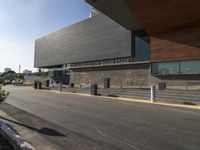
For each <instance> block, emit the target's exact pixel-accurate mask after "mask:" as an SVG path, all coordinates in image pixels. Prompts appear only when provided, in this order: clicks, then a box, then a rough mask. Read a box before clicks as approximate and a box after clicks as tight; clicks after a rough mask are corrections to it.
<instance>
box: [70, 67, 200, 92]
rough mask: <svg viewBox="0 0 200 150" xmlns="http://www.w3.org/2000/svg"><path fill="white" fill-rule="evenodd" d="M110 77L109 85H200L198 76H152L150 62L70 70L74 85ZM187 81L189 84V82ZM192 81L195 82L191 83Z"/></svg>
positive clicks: (176, 86) (86, 84)
mask: <svg viewBox="0 0 200 150" xmlns="http://www.w3.org/2000/svg"><path fill="white" fill-rule="evenodd" d="M104 78H110V84H111V87H140V86H142V87H150V86H151V85H156V86H157V85H158V83H159V82H166V83H167V88H169V89H170V88H174V89H185V88H186V85H187V83H188V82H190V83H191V82H192V85H189V86H192V87H195V86H200V84H199V85H198V83H200V76H199V75H198V76H189V75H185V76H183V75H182V76H181V75H178V76H154V75H151V69H150V64H137V65H136V64H134V65H121V66H112V67H98V68H87V69H73V70H71V76H70V82H71V83H74V84H75V86H78V87H79V86H80V85H82V86H84V85H85V86H89V85H90V84H92V83H96V82H99V81H102V82H99V85H100V86H101V85H103V79H104ZM190 83H189V84H190ZM193 83H196V84H194V85H193Z"/></svg>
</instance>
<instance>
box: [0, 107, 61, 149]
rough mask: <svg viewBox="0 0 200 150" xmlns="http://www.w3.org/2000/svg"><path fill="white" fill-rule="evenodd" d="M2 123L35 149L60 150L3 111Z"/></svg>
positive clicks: (0, 116)
mask: <svg viewBox="0 0 200 150" xmlns="http://www.w3.org/2000/svg"><path fill="white" fill-rule="evenodd" d="M0 121H1V122H3V123H5V124H7V125H9V126H10V127H12V129H13V130H15V131H16V132H17V133H18V134H19V135H20V136H21V137H22V138H23V139H24V140H26V141H27V142H29V143H30V144H32V145H33V146H34V148H35V149H38V150H39V149H41V150H54V149H59V148H60V147H58V146H57V145H56V144H53V143H52V142H51V141H49V140H48V139H46V138H44V137H42V136H41V135H40V134H38V133H37V132H33V131H32V130H31V129H28V128H27V127H25V126H24V125H23V124H22V123H21V122H20V121H18V120H16V119H15V118H13V117H12V116H10V115H8V114H7V113H6V112H5V111H3V110H2V109H0ZM60 149H61V148H60Z"/></svg>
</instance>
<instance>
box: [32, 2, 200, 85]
mask: <svg viewBox="0 0 200 150" xmlns="http://www.w3.org/2000/svg"><path fill="white" fill-rule="evenodd" d="M86 1H87V2H88V3H89V4H91V5H92V6H93V7H95V8H96V9H98V10H99V11H101V12H102V13H103V14H102V13H99V14H98V13H96V12H97V11H95V13H93V14H95V15H94V16H92V17H91V18H88V19H86V20H84V21H81V22H79V23H77V24H74V25H72V26H69V27H66V28H63V29H61V30H58V31H56V32H54V33H51V34H49V35H47V36H44V37H42V38H40V39H38V40H36V43H35V67H38V68H48V69H49V70H50V72H51V76H52V77H53V78H54V79H57V80H60V81H61V80H62V81H63V82H65V83H69V82H71V83H74V84H75V85H80V84H86V85H89V84H91V83H96V82H99V81H101V80H103V79H104V78H110V81H111V86H123V87H124V86H141V85H142V86H150V85H151V84H156V85H157V84H158V82H161V81H162V82H163V81H164V82H166V83H167V85H168V86H173V85H176V86H177V85H178V86H183V85H186V84H187V82H191V81H195V82H196V81H199V79H200V67H199V66H200V28H199V26H200V2H199V0H191V1H188V0H174V1H169V2H168V1H167V2H164V3H163V1H162V0H158V2H157V3H155V1H151V0H150V1H148V2H147V1H140V0H109V1H108V0H95V1H94V0H86ZM161 12H162V13H161ZM169 12H170V13H169Z"/></svg>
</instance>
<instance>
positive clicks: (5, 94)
mask: <svg viewBox="0 0 200 150" xmlns="http://www.w3.org/2000/svg"><path fill="white" fill-rule="evenodd" d="M8 95H9V93H8V92H6V91H5V90H3V89H2V86H0V103H2V102H3V101H5V100H6V98H7V97H8Z"/></svg>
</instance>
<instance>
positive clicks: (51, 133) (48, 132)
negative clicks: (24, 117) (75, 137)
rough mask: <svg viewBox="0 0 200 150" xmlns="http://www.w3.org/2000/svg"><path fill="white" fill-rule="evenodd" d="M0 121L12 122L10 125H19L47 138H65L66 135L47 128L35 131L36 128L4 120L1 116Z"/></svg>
mask: <svg viewBox="0 0 200 150" xmlns="http://www.w3.org/2000/svg"><path fill="white" fill-rule="evenodd" d="M0 119H3V120H6V121H9V122H12V123H14V124H17V125H20V126H23V127H25V128H28V129H30V130H33V131H36V132H38V133H40V134H44V135H48V136H62V137H64V136H66V135H64V134H62V133H60V132H58V131H56V130H54V129H50V128H47V127H43V128H41V129H37V128H34V127H32V126H28V125H25V124H22V123H20V122H16V121H14V120H10V119H7V118H4V117H2V116H0Z"/></svg>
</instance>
